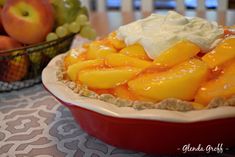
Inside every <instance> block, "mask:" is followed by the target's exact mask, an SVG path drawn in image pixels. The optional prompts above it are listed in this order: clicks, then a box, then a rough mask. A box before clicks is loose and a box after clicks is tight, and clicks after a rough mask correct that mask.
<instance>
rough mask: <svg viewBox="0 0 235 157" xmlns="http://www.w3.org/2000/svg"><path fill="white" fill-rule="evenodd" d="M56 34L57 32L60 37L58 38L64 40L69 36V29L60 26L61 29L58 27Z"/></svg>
mask: <svg viewBox="0 0 235 157" xmlns="http://www.w3.org/2000/svg"><path fill="white" fill-rule="evenodd" d="M55 32H56V34H57V35H58V37H60V38H63V37H65V36H66V35H68V34H69V32H68V29H67V28H66V27H64V26H59V27H57V28H56V30H55Z"/></svg>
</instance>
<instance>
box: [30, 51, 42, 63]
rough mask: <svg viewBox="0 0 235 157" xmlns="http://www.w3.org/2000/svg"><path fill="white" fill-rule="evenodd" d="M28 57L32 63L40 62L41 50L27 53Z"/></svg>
mask: <svg viewBox="0 0 235 157" xmlns="http://www.w3.org/2000/svg"><path fill="white" fill-rule="evenodd" d="M29 59H30V61H31V62H32V63H33V64H40V63H41V61H42V54H41V52H34V53H31V54H29Z"/></svg>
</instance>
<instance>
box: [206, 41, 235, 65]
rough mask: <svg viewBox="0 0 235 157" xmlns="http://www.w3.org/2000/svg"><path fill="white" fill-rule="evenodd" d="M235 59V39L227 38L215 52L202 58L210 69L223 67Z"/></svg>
mask: <svg viewBox="0 0 235 157" xmlns="http://www.w3.org/2000/svg"><path fill="white" fill-rule="evenodd" d="M233 58H235V38H227V39H225V40H224V41H222V42H221V43H220V44H219V45H218V46H217V47H216V48H215V49H214V50H212V51H211V52H209V53H207V54H206V55H205V56H203V57H202V60H203V61H204V62H206V63H207V64H208V65H209V67H210V68H214V67H216V66H219V65H222V64H223V63H226V62H227V61H229V60H231V59H233Z"/></svg>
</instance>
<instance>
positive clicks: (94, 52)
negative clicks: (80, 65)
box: [87, 41, 117, 59]
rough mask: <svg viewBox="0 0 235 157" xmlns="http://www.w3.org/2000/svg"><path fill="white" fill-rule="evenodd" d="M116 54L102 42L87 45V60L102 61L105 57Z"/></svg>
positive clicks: (114, 50)
mask: <svg viewBox="0 0 235 157" xmlns="http://www.w3.org/2000/svg"><path fill="white" fill-rule="evenodd" d="M116 52H117V51H116V49H114V48H113V47H112V46H110V45H108V44H106V43H102V41H94V42H92V43H91V44H90V45H89V48H88V52H87V57H88V59H104V58H105V57H106V56H107V55H109V54H112V53H116Z"/></svg>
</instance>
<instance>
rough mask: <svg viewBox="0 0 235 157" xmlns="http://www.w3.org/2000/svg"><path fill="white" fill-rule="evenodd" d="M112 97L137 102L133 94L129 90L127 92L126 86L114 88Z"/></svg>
mask: <svg viewBox="0 0 235 157" xmlns="http://www.w3.org/2000/svg"><path fill="white" fill-rule="evenodd" d="M114 95H115V96H117V97H119V98H123V99H128V100H137V97H136V95H135V94H134V93H132V92H131V91H130V90H128V86H126V84H125V85H121V86H117V87H115V88H114Z"/></svg>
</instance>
